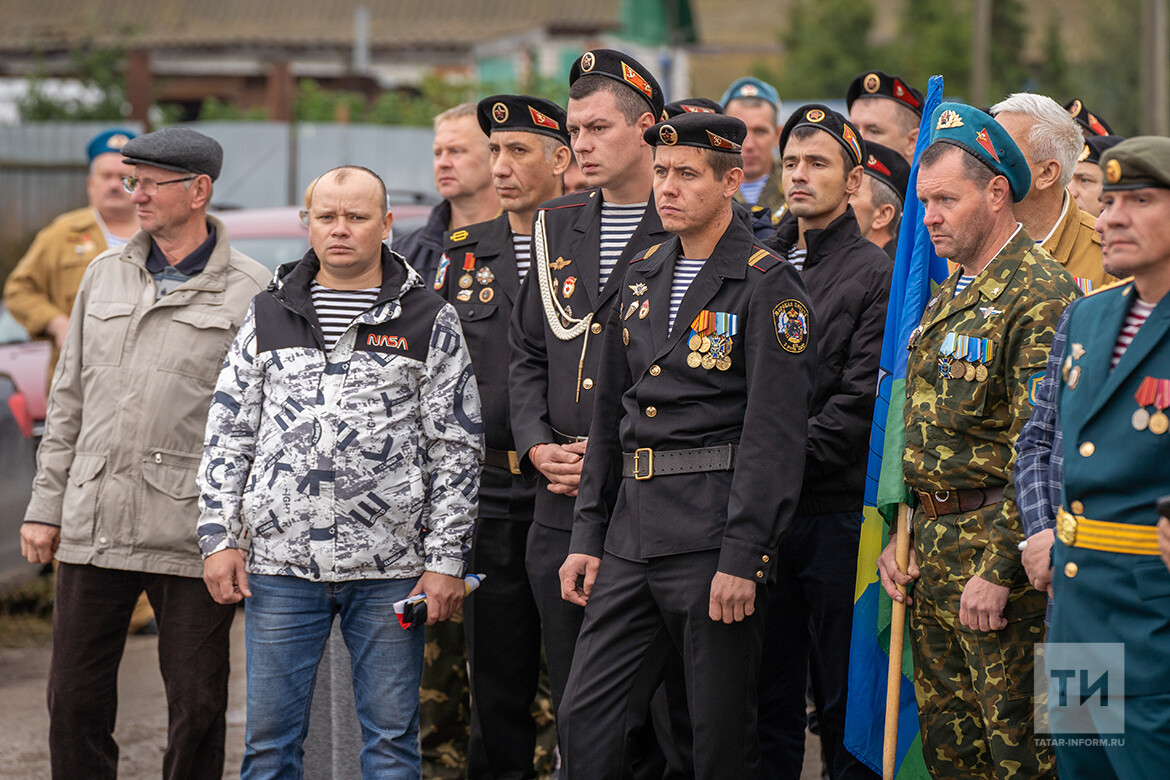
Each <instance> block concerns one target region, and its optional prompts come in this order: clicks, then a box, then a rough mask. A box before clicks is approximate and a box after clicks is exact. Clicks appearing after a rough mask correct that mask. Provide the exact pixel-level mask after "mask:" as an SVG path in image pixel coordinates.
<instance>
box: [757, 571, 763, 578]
mask: <svg viewBox="0 0 1170 780" xmlns="http://www.w3.org/2000/svg"><path fill="white" fill-rule="evenodd" d="M756 579H758V580H762V579H764V573H763V572H762V571H758V572H756Z"/></svg>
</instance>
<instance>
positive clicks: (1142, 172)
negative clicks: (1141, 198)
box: [1101, 135, 1170, 192]
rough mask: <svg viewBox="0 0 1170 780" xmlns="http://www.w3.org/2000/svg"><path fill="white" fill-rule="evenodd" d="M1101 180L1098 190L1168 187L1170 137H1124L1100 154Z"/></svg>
mask: <svg viewBox="0 0 1170 780" xmlns="http://www.w3.org/2000/svg"><path fill="white" fill-rule="evenodd" d="M1101 170H1103V171H1104V172H1105V181H1104V183H1103V184H1102V185H1101V189H1102V190H1104V191H1105V192H1109V191H1110V190H1140V189H1145V188H1146V187H1155V188H1157V189H1163V190H1166V189H1170V138H1165V137H1163V136H1155V135H1140V136H1136V137H1134V138H1127V139H1125V140H1124V141H1122V142H1120V143H1119V144H1117V146H1114V147H1113V148H1112V149H1106V150H1105V152H1104V153H1103V154H1102V155H1101Z"/></svg>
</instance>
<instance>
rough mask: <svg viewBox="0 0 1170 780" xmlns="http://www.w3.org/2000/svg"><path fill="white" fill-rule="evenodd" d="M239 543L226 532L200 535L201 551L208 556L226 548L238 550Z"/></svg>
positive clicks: (204, 555)
mask: <svg viewBox="0 0 1170 780" xmlns="http://www.w3.org/2000/svg"><path fill="white" fill-rule="evenodd" d="M239 547H240V545H239V543H238V542H237V541H236V540H235V539H233V538H232V537H231V536H229V535H228V534H227V533H226V532H222V533H215V534H208V535H207V536H200V537H199V552H200V553H201V554H202V555H203V557H204V558H206V557H207V556H209V555H214V554H215V553H217V552H223V551H224V550H237V549H239Z"/></svg>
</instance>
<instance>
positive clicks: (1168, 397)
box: [1150, 379, 1170, 436]
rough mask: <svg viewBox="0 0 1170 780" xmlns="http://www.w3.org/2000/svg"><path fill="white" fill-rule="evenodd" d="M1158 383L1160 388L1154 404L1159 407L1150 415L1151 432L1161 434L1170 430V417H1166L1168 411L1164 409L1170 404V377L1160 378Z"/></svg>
mask: <svg viewBox="0 0 1170 780" xmlns="http://www.w3.org/2000/svg"><path fill="white" fill-rule="evenodd" d="M1157 383H1158V390H1157V392H1156V393H1155V396H1154V406H1156V407H1158V411H1156V412H1154V413H1153V414H1152V415H1151V416H1150V433H1153V434H1156V435H1158V436H1161V435H1162V434H1163V433H1165V432H1166V431H1167V430H1170V418H1168V417H1166V413H1165V412H1164V411H1162V410H1163V409H1165V408H1166V407H1167V406H1170V379H1159V380H1157Z"/></svg>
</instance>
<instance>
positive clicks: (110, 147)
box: [85, 127, 138, 162]
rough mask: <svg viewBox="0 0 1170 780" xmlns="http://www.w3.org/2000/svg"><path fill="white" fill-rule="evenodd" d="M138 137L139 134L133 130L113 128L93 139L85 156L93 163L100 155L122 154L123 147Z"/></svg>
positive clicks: (86, 148)
mask: <svg viewBox="0 0 1170 780" xmlns="http://www.w3.org/2000/svg"><path fill="white" fill-rule="evenodd" d="M136 137H138V133H136V132H134V131H133V130H127V129H126V128H124V127H113V128H110V129H109V130H105V131H103V132H100V133H98V134H97V135H95V136H94V137H93V138H91V139H90V141H89V144H88V145H87V146H86V147H85V154H86V156H88V157H89V161H90V162H93V158H95V157H97V156H98V155H99V154H105V153H106V152H121V151H122V147H123V146H125V145H126V143H127V142H128V141H130V140H131V139H133V138H136Z"/></svg>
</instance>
